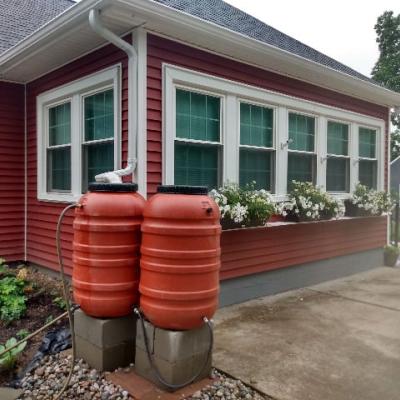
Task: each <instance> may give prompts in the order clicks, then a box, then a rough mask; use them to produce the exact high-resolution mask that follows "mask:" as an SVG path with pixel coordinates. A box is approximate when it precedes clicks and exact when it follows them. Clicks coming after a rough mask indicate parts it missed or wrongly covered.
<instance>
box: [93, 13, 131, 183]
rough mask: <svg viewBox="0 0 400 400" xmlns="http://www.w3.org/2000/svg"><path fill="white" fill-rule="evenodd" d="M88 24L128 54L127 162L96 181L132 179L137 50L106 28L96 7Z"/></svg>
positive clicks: (100, 176)
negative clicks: (126, 177)
mask: <svg viewBox="0 0 400 400" xmlns="http://www.w3.org/2000/svg"><path fill="white" fill-rule="evenodd" d="M89 25H90V26H91V28H92V29H93V30H94V31H95V32H96V33H97V34H98V35H99V36H101V37H102V38H104V39H106V40H108V41H109V42H110V43H112V44H113V45H115V46H116V47H118V48H120V49H121V50H123V51H125V53H126V54H127V55H128V112H129V116H128V164H127V166H126V168H125V169H121V170H118V171H110V172H105V173H104V174H100V175H97V176H96V177H95V178H96V181H97V182H110V183H118V182H121V181H122V180H121V178H120V177H121V176H124V175H129V174H132V181H134V174H135V171H136V166H137V135H138V132H137V120H138V108H137V104H138V102H137V76H138V73H137V71H138V67H137V60H138V56H137V52H136V49H135V48H134V47H133V46H132V45H130V44H129V43H127V42H126V41H125V40H123V39H121V38H120V37H119V36H117V35H116V34H115V33H114V32H111V31H110V30H109V29H107V28H106V27H105V26H104V25H103V22H102V21H101V18H100V11H99V10H97V9H92V10H90V13H89Z"/></svg>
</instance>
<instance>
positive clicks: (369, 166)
mask: <svg viewBox="0 0 400 400" xmlns="http://www.w3.org/2000/svg"><path fill="white" fill-rule="evenodd" d="M358 179H359V181H360V183H361V184H362V185H365V186H368V187H369V188H372V189H376V186H377V162H376V161H371V160H360V162H359V164H358Z"/></svg>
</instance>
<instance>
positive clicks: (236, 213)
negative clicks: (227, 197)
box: [231, 203, 247, 223]
mask: <svg viewBox="0 0 400 400" xmlns="http://www.w3.org/2000/svg"><path fill="white" fill-rule="evenodd" d="M246 215H247V206H242V205H241V204H240V203H236V204H235V205H234V206H233V207H232V208H231V218H232V219H233V220H234V221H235V222H236V223H241V222H243V220H244V219H245V217H246Z"/></svg>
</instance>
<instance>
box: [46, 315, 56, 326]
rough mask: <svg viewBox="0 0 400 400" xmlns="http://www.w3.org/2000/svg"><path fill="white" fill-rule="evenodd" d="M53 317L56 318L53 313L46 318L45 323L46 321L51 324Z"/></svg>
mask: <svg viewBox="0 0 400 400" xmlns="http://www.w3.org/2000/svg"><path fill="white" fill-rule="evenodd" d="M53 319H54V317H53V316H52V315H49V316H48V317H47V318H46V321H44V323H45V324H49V323H50V322H51V321H53Z"/></svg>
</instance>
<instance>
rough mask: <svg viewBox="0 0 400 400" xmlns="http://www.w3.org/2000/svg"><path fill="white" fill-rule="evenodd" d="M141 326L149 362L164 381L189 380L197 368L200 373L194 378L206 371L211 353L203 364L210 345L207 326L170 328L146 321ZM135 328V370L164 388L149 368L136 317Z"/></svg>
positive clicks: (176, 383)
mask: <svg viewBox="0 0 400 400" xmlns="http://www.w3.org/2000/svg"><path fill="white" fill-rule="evenodd" d="M145 328H146V332H147V337H148V340H149V348H150V353H151V355H152V358H153V362H154V364H155V365H156V366H157V368H158V370H159V371H160V374H161V376H162V377H163V379H164V380H165V381H167V382H168V383H171V384H174V385H179V384H182V383H185V382H187V381H189V380H190V379H191V378H193V377H194V376H195V375H197V374H198V373H199V372H200V371H201V374H200V375H199V377H198V378H197V379H196V381H197V380H199V379H203V378H205V377H206V376H208V375H209V374H210V372H211V361H212V360H211V357H210V359H209V360H208V362H207V365H204V364H205V362H206V359H207V354H208V351H209V346H210V333H209V330H208V327H207V326H204V327H202V328H200V329H195V330H190V331H170V330H166V329H160V328H156V327H154V326H153V325H152V324H151V323H149V322H147V321H146V322H145ZM136 329H137V338H136V354H135V369H136V372H137V374H138V375H140V376H142V377H144V378H146V379H148V380H150V381H152V382H154V383H155V384H157V385H158V386H160V387H161V388H163V389H166V387H164V385H162V384H160V382H159V381H158V379H157V378H156V375H155V373H154V371H153V370H152V369H151V366H150V363H149V360H148V356H147V352H146V347H145V344H144V338H143V333H142V326H141V322H140V321H139V320H138V321H137V328H136Z"/></svg>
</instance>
